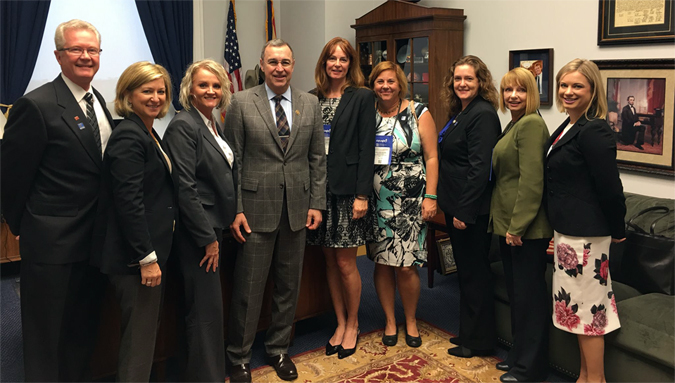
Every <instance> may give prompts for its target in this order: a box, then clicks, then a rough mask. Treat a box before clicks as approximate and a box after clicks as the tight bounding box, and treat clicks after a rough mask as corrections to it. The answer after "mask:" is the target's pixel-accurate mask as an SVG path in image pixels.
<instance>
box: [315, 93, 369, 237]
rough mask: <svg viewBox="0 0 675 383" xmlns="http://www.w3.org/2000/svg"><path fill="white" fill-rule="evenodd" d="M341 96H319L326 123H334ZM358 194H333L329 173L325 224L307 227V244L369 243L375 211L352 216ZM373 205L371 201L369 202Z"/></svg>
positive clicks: (323, 221)
mask: <svg viewBox="0 0 675 383" xmlns="http://www.w3.org/2000/svg"><path fill="white" fill-rule="evenodd" d="M340 99H341V97H337V98H322V99H319V107H320V108H321V113H322V115H323V123H324V124H327V125H330V124H331V122H332V121H333V117H334V116H335V110H336V109H337V107H338V105H339V104H340ZM354 198H355V196H354V195H347V196H342V195H333V193H331V192H330V187H329V186H328V177H326V203H327V204H328V206H326V211H325V214H324V216H323V220H322V221H321V225H320V226H319V228H318V229H316V230H309V231H307V244H308V245H316V246H323V247H331V248H348V247H358V246H361V245H365V244H366V241H367V240H368V239H369V237H370V234H371V230H370V228H371V227H372V225H373V223H372V216H373V215H372V213H367V214H366V215H365V216H364V217H363V218H361V219H358V220H352V206H353V205H354ZM368 205H369V208H370V205H372V204H371V203H369V204H368Z"/></svg>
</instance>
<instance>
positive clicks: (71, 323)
mask: <svg viewBox="0 0 675 383" xmlns="http://www.w3.org/2000/svg"><path fill="white" fill-rule="evenodd" d="M104 287H105V277H104V276H103V275H102V274H101V273H100V272H99V271H98V269H96V268H94V267H92V266H89V261H82V262H74V263H67V264H46V263H36V262H32V261H30V260H28V259H23V260H22V261H21V287H20V288H21V325H22V329H23V359H24V370H25V377H24V378H25V381H26V382H57V381H58V382H79V381H91V370H90V367H89V365H90V362H91V355H92V353H93V351H94V346H95V344H96V334H97V331H98V324H99V312H100V307H101V301H102V297H103V289H104Z"/></svg>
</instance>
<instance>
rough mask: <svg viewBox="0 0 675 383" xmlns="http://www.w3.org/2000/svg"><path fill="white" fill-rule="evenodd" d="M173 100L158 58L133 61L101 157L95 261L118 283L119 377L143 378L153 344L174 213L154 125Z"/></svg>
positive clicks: (123, 78) (167, 171)
mask: <svg viewBox="0 0 675 383" xmlns="http://www.w3.org/2000/svg"><path fill="white" fill-rule="evenodd" d="M170 104H171V80H170V77H169V74H168V72H167V71H166V69H164V68H163V67H162V66H160V65H156V64H152V63H149V62H147V61H145V62H137V63H134V64H131V65H130V66H129V67H128V68H127V69H126V70H125V71H124V72H123V73H122V75H121V76H120V78H119V80H118V82H117V91H116V96H115V112H117V114H119V115H121V116H124V121H122V122H121V123H120V124H119V125H118V126H117V127H116V128H115V129H114V130H113V133H112V135H111V136H110V140H109V141H108V146H107V147H106V150H105V155H104V157H103V171H102V181H101V187H102V193H101V199H100V201H99V211H100V216H99V219H98V221H97V225H103V226H104V227H105V228H106V229H107V232H106V234H105V238H104V239H100V238H99V239H97V240H95V243H96V244H97V245H99V246H101V249H100V252H98V255H100V257H99V258H96V259H95V260H94V263H95V264H96V265H97V266H98V267H99V268H100V269H101V272H102V273H104V274H107V275H108V279H109V280H110V282H111V284H112V285H113V286H114V288H115V293H116V295H117V298H118V300H119V302H120V308H121V325H122V339H121V341H120V351H119V360H118V365H117V380H118V381H121V382H147V381H148V380H149V379H150V370H151V369H152V361H153V356H154V351H155V339H156V335H157V326H158V322H159V309H160V303H161V300H162V292H163V287H164V284H162V282H163V281H162V277H163V271H164V270H165V267H166V262H167V259H168V258H169V253H170V251H171V244H172V238H173V229H174V225H175V223H176V219H177V218H178V206H177V201H176V194H177V193H176V188H175V183H174V180H173V178H172V164H171V161H170V159H169V157H168V156H167V155H166V153H165V152H164V150H163V148H162V145H161V140H160V138H159V136H158V135H157V132H156V131H155V130H154V129H153V127H152V125H153V122H154V120H155V119H156V118H161V117H163V116H164V115H165V114H166V112H167V110H168V109H169V105H170Z"/></svg>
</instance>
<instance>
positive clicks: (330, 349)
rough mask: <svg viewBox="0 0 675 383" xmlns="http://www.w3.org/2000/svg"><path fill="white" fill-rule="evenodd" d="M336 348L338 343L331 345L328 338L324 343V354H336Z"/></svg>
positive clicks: (338, 346)
mask: <svg viewBox="0 0 675 383" xmlns="http://www.w3.org/2000/svg"><path fill="white" fill-rule="evenodd" d="M338 348H340V345H339V344H338V345H335V346H333V345H332V344H330V340H329V341H328V343H326V356H331V355H333V354H337V352H338Z"/></svg>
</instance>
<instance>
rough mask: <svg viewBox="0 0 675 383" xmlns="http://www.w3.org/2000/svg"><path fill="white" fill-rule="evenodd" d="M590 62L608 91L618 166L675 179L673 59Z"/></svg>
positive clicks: (674, 76)
mask: <svg viewBox="0 0 675 383" xmlns="http://www.w3.org/2000/svg"><path fill="white" fill-rule="evenodd" d="M594 62H595V63H596V64H597V65H598V68H599V69H600V73H601V75H602V80H603V82H604V85H605V88H606V92H607V95H606V96H607V106H608V113H607V122H609V125H610V127H611V128H612V130H613V131H614V135H615V138H616V147H617V160H618V163H619V168H621V169H629V170H636V171H641V172H647V173H652V174H663V175H670V176H673V175H675V172H674V169H675V168H674V165H675V162H674V160H675V157H674V156H673V154H674V152H673V147H674V146H675V140H674V139H675V136H674V135H673V130H674V119H673V114H674V112H675V70H674V69H675V59H646V60H594Z"/></svg>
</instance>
